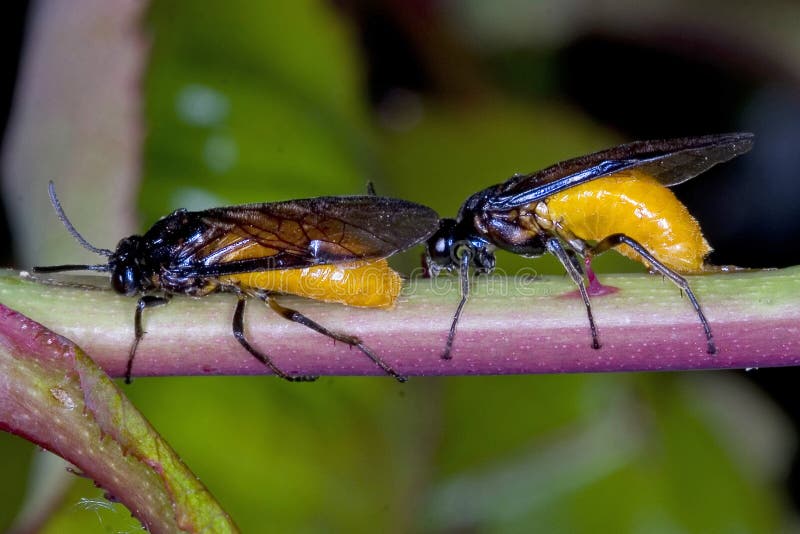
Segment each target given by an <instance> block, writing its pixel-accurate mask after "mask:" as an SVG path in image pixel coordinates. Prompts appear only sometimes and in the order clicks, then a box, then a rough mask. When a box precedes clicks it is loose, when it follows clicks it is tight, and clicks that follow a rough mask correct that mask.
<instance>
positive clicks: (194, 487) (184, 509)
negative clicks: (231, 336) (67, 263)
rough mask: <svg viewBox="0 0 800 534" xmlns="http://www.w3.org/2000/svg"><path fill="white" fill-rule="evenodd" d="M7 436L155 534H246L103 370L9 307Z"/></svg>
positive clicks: (3, 350) (0, 371) (1, 344)
mask: <svg viewBox="0 0 800 534" xmlns="http://www.w3.org/2000/svg"><path fill="white" fill-rule="evenodd" d="M25 285H29V284H25ZM0 429H2V430H7V431H9V432H12V433H14V434H18V435H20V436H23V437H25V438H26V439H28V440H30V441H32V442H34V443H36V444H38V445H40V446H41V447H44V448H45V449H48V450H50V451H51V452H54V453H56V454H58V455H59V456H61V457H63V458H64V459H66V460H67V461H69V462H71V463H72V464H73V465H75V466H76V467H77V468H78V470H80V471H81V473H82V474H84V475H86V476H88V477H90V478H91V479H92V480H94V481H95V483H96V484H97V485H98V486H100V487H101V488H103V489H104V490H106V492H107V494H108V495H109V498H113V499H116V500H119V501H120V502H122V503H123V504H125V506H127V507H128V509H129V510H130V511H131V513H132V514H133V515H134V516H135V517H136V518H137V519H139V521H141V523H142V525H143V526H144V527H145V528H146V529H147V530H148V531H149V532H179V531H180V532H237V529H236V526H235V525H234V524H233V522H232V521H231V519H230V518H229V517H228V515H227V514H226V513H225V512H224V511H223V510H222V509H221V508H220V506H219V504H217V502H216V501H215V500H214V498H213V497H212V496H211V495H210V494H209V493H208V491H207V490H206V488H205V487H204V486H203V484H202V483H201V482H200V481H199V480H197V478H196V477H195V476H194V475H193V474H192V473H191V472H190V471H189V470H188V469H187V468H186V466H185V465H184V464H183V462H181V460H180V458H178V456H177V455H176V454H175V452H174V451H173V450H172V449H171V448H170V447H169V445H167V443H166V442H164V441H163V440H162V439H161V437H160V436H159V435H158V434H157V433H156V432H155V430H153V428H152V427H151V426H150V424H149V423H148V422H147V421H146V420H145V419H144V418H143V417H142V415H141V414H140V413H139V412H138V411H137V410H136V408H134V407H133V405H131V404H130V402H129V401H128V400H127V399H126V398H125V396H124V395H123V394H122V393H121V392H120V390H119V389H118V388H117V387H116V386H115V385H114V383H113V382H112V381H111V380H110V379H109V378H108V376H107V375H106V374H105V373H104V372H103V371H102V369H100V368H99V367H98V366H97V365H96V364H95V363H94V362H93V361H92V360H91V359H90V358H89V357H88V356H86V354H84V353H83V352H82V351H81V350H80V349H79V348H78V347H76V346H75V345H73V344H72V343H71V342H69V341H67V340H66V339H64V338H61V337H59V336H57V335H55V334H54V333H52V332H50V331H48V330H47V329H45V328H44V327H43V326H42V325H40V324H37V323H35V322H34V321H32V320H30V319H28V318H27V317H25V316H23V315H21V314H19V313H18V312H15V311H13V310H11V309H9V308H7V307H5V306H1V305H0Z"/></svg>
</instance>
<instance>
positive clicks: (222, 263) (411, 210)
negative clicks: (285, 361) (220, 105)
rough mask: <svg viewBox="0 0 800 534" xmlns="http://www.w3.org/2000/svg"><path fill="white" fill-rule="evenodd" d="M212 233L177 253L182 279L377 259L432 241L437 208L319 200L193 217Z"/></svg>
mask: <svg viewBox="0 0 800 534" xmlns="http://www.w3.org/2000/svg"><path fill="white" fill-rule="evenodd" d="M189 215H190V216H191V217H197V218H198V219H199V220H200V221H202V223H203V225H204V227H205V230H204V232H203V233H202V235H200V236H199V238H198V239H197V240H195V242H194V243H188V242H187V243H186V245H185V246H184V250H182V251H181V252H180V253H178V254H176V257H177V256H180V257H181V258H182V260H181V261H180V265H178V266H175V268H174V269H171V270H172V271H173V272H174V273H176V274H188V273H192V274H193V275H194V276H220V275H225V274H236V273H244V272H252V271H262V270H271V269H289V268H298V267H308V266H311V265H321V264H327V263H339V262H346V261H352V260H358V259H377V258H383V257H386V256H389V255H391V254H394V253H396V252H400V251H402V250H405V249H407V248H409V247H411V246H413V245H415V244H417V243H419V242H421V241H423V240H425V239H427V238H428V237H429V236H430V235H431V234H432V233H433V232H434V231H435V230H436V228H437V227H438V221H439V216H438V215H437V214H436V212H435V211H433V210H432V209H430V208H427V207H425V206H421V205H419V204H415V203H413V202H408V201H405V200H398V199H391V198H385V197H377V196H354V197H319V198H310V199H302V200H290V201H286V202H274V203H269V204H246V205H242V206H233V207H226V208H213V209H209V210H205V211H202V212H195V213H190V214H189Z"/></svg>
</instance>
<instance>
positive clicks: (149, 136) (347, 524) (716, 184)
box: [0, 0, 800, 533]
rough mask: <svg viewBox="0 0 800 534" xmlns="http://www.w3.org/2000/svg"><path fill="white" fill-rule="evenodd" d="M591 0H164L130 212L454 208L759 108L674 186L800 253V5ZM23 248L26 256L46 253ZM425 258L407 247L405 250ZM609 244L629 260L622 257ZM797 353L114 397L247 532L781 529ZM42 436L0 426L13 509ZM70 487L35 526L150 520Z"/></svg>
mask: <svg viewBox="0 0 800 534" xmlns="http://www.w3.org/2000/svg"><path fill="white" fill-rule="evenodd" d="M595 4H597V3H589V2H582V1H577V0H572V1H567V2H555V1H544V0H542V1H538V2H524V1H519V0H503V1H500V2H477V1H469V2H455V1H450V2H445V1H439V2H434V1H426V0H416V1H413V2H403V1H400V0H387V1H384V2H377V1H375V2H368V1H358V0H349V1H348V0H341V1H338V2H323V1H315V0H304V1H295V2H292V1H288V0H285V1H275V2H259V3H256V2H246V1H244V0H238V1H231V2H225V3H221V2H211V1H188V0H184V1H169V2H167V1H155V2H152V3H151V5H150V7H149V10H148V12H147V13H146V15H145V16H144V17H143V18H142V19H141V20H133V21H131V25H132V27H136V28H139V30H140V31H141V33H142V37H141V44H140V46H141V52H142V53H147V54H148V56H147V67H146V72H145V73H144V79H143V81H142V83H141V84H137V83H135V82H134V81H131V90H130V92H129V93H126V94H122V95H120V98H121V99H138V98H140V97H141V98H143V109H142V113H143V114H144V124H145V126H144V128H145V132H146V133H145V135H146V137H145V144H144V148H143V151H142V154H141V162H140V165H141V190H140V192H139V193H138V214H139V217H138V221H139V225H138V226H139V229H140V230H142V229H145V228H147V227H148V226H149V225H150V224H152V223H153V222H154V221H155V220H156V219H158V218H159V217H160V216H162V215H164V214H167V213H169V212H170V211H171V210H173V209H176V208H179V207H185V208H190V209H199V208H204V207H209V206H213V205H225V204H234V203H243V202H256V201H271V200H281V199H287V198H299V197H307V196H318V195H331V194H358V193H363V192H364V191H365V188H366V182H367V181H368V180H372V181H374V182H375V185H376V188H377V190H378V193H379V194H383V195H387V196H397V197H401V198H407V199H410V200H414V201H418V202H421V203H423V204H427V205H430V206H431V207H433V208H435V209H437V210H438V211H439V212H440V213H441V214H442V215H443V216H453V215H455V213H456V211H457V209H458V207H459V205H460V203H461V202H462V201H463V200H464V199H466V197H468V196H469V195H470V194H471V193H473V192H475V191H477V190H479V189H482V188H484V187H486V186H488V185H490V184H492V183H497V182H500V181H503V180H505V179H506V178H508V177H509V176H510V175H512V174H513V173H515V172H529V171H532V170H535V169H538V168H541V167H544V166H547V165H549V164H551V163H554V162H556V161H558V160H561V159H565V158H568V157H572V156H576V155H580V154H584V153H587V152H591V151H593V150H597V149H601V148H604V147H606V146H610V145H613V144H616V143H619V142H622V141H626V140H631V139H633V138H646V137H666V136H673V135H676V136H678V135H694V134H702V133H712V132H721V131H734V130H753V131H755V132H756V134H757V136H758V137H757V143H758V147H757V149H756V151H754V152H753V154H752V155H748V156H745V157H744V158H740V159H742V160H743V161H737V162H734V163H731V164H729V165H726V166H725V167H724V168H720V169H715V171H714V172H712V173H709V176H708V178H706V177H703V178H701V179H698V180H696V181H695V182H697V184H695V183H690V184H686V187H682V188H681V189H680V190H679V191H678V194H679V195H680V196H681V198H683V199H685V200H686V202H687V203H688V204H689V205H690V207H691V208H692V210H693V212H695V213H697V215H698V218H699V219H700V221H701V223H702V224H703V225H704V226H705V227H706V228H707V231H708V235H707V237H708V239H709V241H710V242H711V243H712V245H714V246H716V248H717V256H715V259H716V261H718V262H719V263H737V264H741V265H746V266H768V265H769V266H780V265H789V264H793V263H797V253H798V251H797V249H796V247H794V248H790V247H787V245H788V244H789V243H790V242H793V241H796V240H792V241H790V237H789V236H790V235H791V236H795V235H797V233H796V230H797V217H796V216H795V217H790V216H788V215H787V214H788V213H790V211H787V210H790V209H791V210H796V200H797V198H798V197H800V193H798V195H794V193H796V192H798V189H797V187H798V184H800V181H797V180H792V175H793V174H792V173H793V172H794V169H796V168H797V167H796V166H795V165H794V163H800V162H798V161H797V159H798V152H800V151H797V150H796V149H794V144H795V143H796V142H795V141H794V139H797V137H792V133H795V134H797V133H800V132H798V128H800V126H798V125H799V124H800V120H797V121H796V122H795V120H794V119H795V118H796V117H798V118H800V100H799V99H798V97H797V83H796V80H798V79H800V77H799V76H798V75H800V34H798V33H797V32H796V25H795V26H791V25H790V24H789V23H788V21H787V19H789V20H794V21H796V20H800V7H798V6H796V5H794V4H792V3H783V2H778V1H769V2H764V3H758V4H756V3H748V2H733V3H728V2H703V3H690V2H688V1H687V2H680V1H674V2H668V1H657V0H653V1H649V2H642V3H638V2H619V3H615V4H609V5H605V4H602V5H600V4H597V5H595ZM32 5H33V6H36V9H31V10H30V13H29V15H30V16H31V17H34V16H45V15H46V13H45V12H46V11H47V9H48V4H47V3H45V2H41V3H39V2H34V3H33V4H32ZM76 6H80V3H76ZM84 7H85V6H84ZM76 9H79V7H76ZM84 15H85V16H87V17H88V16H91V13H88V12H87V13H85V14H84ZM29 20H30V19H29ZM102 22H103V21H102V20H100V21H98V27H101V26H102ZM744 22H747V23H746V24H745V23H744ZM100 33H102V32H100ZM28 35H29V37H30V35H31V34H28ZM76 38H77V39H85V40H86V41H87V46H97V45H96V44H93V43H94V41H93V39H100V40H101V41H100V42H101V43H102V39H113V38H114V35H113V32H112V34H111V35H110V36H109V35H104V36H102V35H101V36H100V37H98V35H96V34H94V33H88V34H86V35H79V36H77V37H76ZM23 59H24V58H23ZM21 68H22V69H24V68H25V63H24V61H23V63H22V65H21ZM97 68H98V69H101V68H104V66H102V65H98V66H97ZM139 87H140V88H141V92H140V91H138V90H137V89H138V88H139ZM21 98H24V95H20V94H17V99H18V100H19V99H21ZM96 111H97V112H98V113H102V112H104V110H103V109H102V107H100V106H98V109H97V110H96ZM136 119H137V117H133V118H132V119H131V120H134V121H135V120H136ZM43 127H46V126H43ZM792 128H794V129H792ZM61 135H62V138H61V141H62V142H66V139H67V137H68V136H69V133H68V131H67V132H65V133H63V134H61ZM789 140H791V142H790V141H789ZM54 142H56V143H58V137H56V140H55V141H54ZM50 154H51V153H47V152H45V153H44V155H43V157H45V158H47V157H49V155H50ZM6 157H8V153H7V154H6ZM748 158H750V159H748ZM112 163H113V161H112ZM64 180H65V182H66V183H67V184H68V183H69V182H68V177H65V178H64ZM754 184H757V185H754ZM67 187H68V185H67ZM86 187H88V186H86ZM92 187H93V188H94V189H93V191H94V192H95V194H97V195H99V198H103V196H108V197H111V196H114V195H115V191H116V190H117V188H120V187H122V189H125V190H127V189H126V188H125V186H124V185H123V186H120V183H119V182H112V181H111V180H110V179H108V180H106V179H104V178H103V177H102V175H98V177H97V178H96V180H95V182H94V184H93V185H92ZM136 187H137V184H136V183H130V184H128V189H131V190H135V188H136ZM43 191H44V189H43V188H42V189H40V190H37V191H36V192H35V193H34V192H33V191H32V192H31V193H30V194H31V195H33V194H36V195H42V196H43ZM67 194H69V193H67ZM73 194H74V193H73ZM63 196H66V195H62V197H63ZM78 196H79V195H78ZM759 198H763V199H765V202H766V204H765V207H758V205H757V201H758V200H759ZM786 199H788V200H787V202H786V203H785V204H786V205H784V203H782V201H783V200H786ZM9 202H11V201H10V200H9V199H8V198H6V205H7V206H8V205H9ZM71 202H80V199H78V198H77V196H76V197H74V200H73V201H71ZM790 203H791V205H790ZM64 204H65V205H69V202H67V201H64ZM42 205H43V206H44V207H43V208H42V209H47V206H46V204H44V203H42ZM73 205H74V204H73ZM787 206H788V207H787ZM79 211H80V210H79ZM42 213H44V212H42ZM792 213H793V212H792ZM100 214H103V215H100ZM81 216H83V217H85V220H81V221H80V224H79V223H78V222H77V221H76V226H78V227H79V229H80V230H81V232H82V233H83V234H84V235H85V236H87V238H89V239H90V240H91V241H94V242H95V244H96V245H98V246H103V247H110V246H112V245H113V243H114V241H113V240H114V239H116V238H119V237H122V236H121V235H118V236H116V237H113V236H111V237H109V239H110V240H109V241H108V242H104V241H99V240H98V239H102V238H98V237H97V236H102V235H103V231H104V229H107V228H108V225H109V222H108V220H106V219H105V217H107V216H109V217H113V216H114V214H113V213H112V214H110V215H109V214H107V213H104V212H103V207H102V206H100V207H88V206H87V207H86V208H85V210H83V212H82V213H79V214H78V215H77V216H76V217H75V218H76V219H78V218H79V217H81ZM40 218H41V220H42V221H43V222H42V223H40V224H42V225H43V227H46V228H44V229H43V230H42V232H47V233H48V234H57V236H58V237H57V239H58V240H60V241H62V242H63V244H62V246H63V247H65V248H63V249H61V251H60V252H59V254H60V256H58V259H57V260H55V261H58V262H68V261H70V262H71V261H77V260H78V259H79V258H80V254H81V251H79V250H78V246H77V245H76V244H74V243H72V242H68V241H67V240H66V239H65V238H64V235H63V234H64V232H63V229H62V228H61V227H60V226H59V225H58V224H57V222H56V221H55V218H53V217H52V216H49V215H48V216H47V218H45V216H44V215H43V214H42V215H41V217H40ZM93 225H94V226H93ZM792 225H794V226H792ZM12 227H13V224H12ZM11 237H12V239H14V235H12V236H11ZM15 244H16V249H17V258H19V257H20V256H21V255H22V256H24V255H25V254H28V256H26V257H29V258H42V257H45V256H46V255H47V253H48V252H47V251H45V250H36V248H35V247H36V246H37V245H36V244H35V243H29V242H25V243H21V242H20V238H19V236H17V239H16V241H15ZM23 247H29V249H30V247H34V249H33V250H32V251H29V252H20V249H21V248H23ZM50 253H51V254H52V251H50ZM418 253H419V251H414V252H413V253H411V254H407V255H406V256H405V257H403V258H398V259H397V263H396V265H397V266H398V268H400V269H402V270H404V271H405V272H410V271H411V270H413V269H414V268H415V267H417V266H419V255H418ZM50 259H54V258H52V257H51V258H50ZM9 261H14V260H9ZM16 261H17V265H18V266H20V267H25V265H19V262H20V261H22V260H19V259H17V260H16ZM499 266H500V267H501V268H502V269H503V270H505V271H507V272H514V270H515V269H516V268H518V267H522V266H528V267H530V266H533V268H535V269H536V270H538V271H539V272H544V273H557V272H560V270H559V269H558V267H557V265H556V263H555V261H554V260H552V259H550V258H542V259H541V260H536V261H535V262H532V261H530V260H523V259H521V258H516V257H512V256H508V255H503V256H501V257H500V259H499ZM597 266H598V270H599V271H601V272H602V271H603V270H613V271H620V270H634V271H638V270H640V268H639V267H638V266H637V265H635V264H632V263H630V262H627V261H625V260H623V259H622V258H621V257H619V256H617V255H616V254H608V255H606V256H604V257H603V258H602V259H601V260H599V261H598V264H597ZM676 298H677V292H676ZM479 305H480V303H479V302H478V301H473V302H471V303H470V306H479ZM132 306H133V302H132ZM132 309H133V307H132ZM465 313H469V308H468V309H467V311H466V312H465ZM532 320H535V318H532ZM598 322H599V325H600V327H601V328H602V318H601V317H600V318H598ZM442 334H443V337H444V335H445V333H444V332H443V333H442ZM312 342H313V343H319V345H320V350H324V347H325V343H324V342H322V341H320V340H319V339H317V338H315V337H314V336H313V335H310V336H309V343H312ZM243 357H247V356H246V355H245V354H243ZM778 373H782V374H778ZM787 373H788V374H787ZM787 376H789V377H791V376H793V375H792V374H791V372H790V371H776V372H773V373H768V372H765V371H759V372H758V374H757V375H756V380H755V382H760V383H761V384H762V385H765V386H766V388H767V389H766V390H767V391H768V394H767V395H765V394H764V393H763V391H764V389H763V388H759V387H757V386H756V385H754V381H753V380H749V379H748V378H747V377H745V376H743V375H742V374H737V373H684V374H672V373H661V374H627V375H576V376H522V377H479V378H477V377H476V378H415V379H412V380H411V381H410V382H409V383H408V384H405V385H399V384H397V383H395V382H394V381H392V380H390V379H381V378H338V377H337V378H323V379H321V380H319V381H318V382H317V383H315V384H311V385H309V384H305V385H304V384H287V383H284V382H281V381H278V380H275V379H271V378H267V377H215V378H209V377H204V378H193V377H190V378H158V379H138V380H136V381H135V382H134V384H133V385H132V386H131V387H126V388H125V393H126V394H127V395H129V396H130V397H131V399H132V400H133V402H134V403H135V404H136V405H137V406H138V407H139V408H140V409H141V410H142V412H143V413H144V414H145V416H146V417H147V418H148V419H149V420H150V421H151V422H152V423H153V425H154V426H155V427H156V429H157V430H158V431H159V432H161V433H162V435H163V436H164V437H165V438H166V439H167V441H168V442H169V443H171V444H172V446H173V447H174V448H175V449H176V450H177V451H178V453H179V454H180V455H181V456H182V457H183V459H184V460H185V461H186V463H187V464H188V465H189V467H190V468H191V469H192V470H193V471H194V472H195V473H196V474H197V475H198V476H199V477H200V478H201V479H202V481H203V482H204V483H205V484H206V485H207V486H208V488H209V489H210V490H211V492H212V493H213V494H214V495H215V496H216V497H217V498H218V499H219V500H220V501H221V503H222V505H223V507H225V508H226V509H227V511H228V512H229V513H230V514H231V515H232V516H233V517H234V519H235V520H236V521H237V523H238V524H239V525H240V527H241V528H242V530H243V531H244V532H248V533H249V532H378V531H379V532H554V533H558V532H564V533H567V532H569V533H581V532H586V533H590V532H591V533H594V532H605V531H609V532H631V533H645V532H646V533H678V532H698V533H699V532H703V533H716V532H725V533H747V532H779V531H787V532H788V531H793V530H795V529H796V527H797V521H796V507H795V504H794V503H795V500H796V499H797V495H796V493H795V490H796V488H795V487H794V482H793V480H794V479H793V478H792V473H793V469H792V464H793V462H794V454H795V446H796V431H795V423H794V420H795V418H796V416H797V412H796V411H795V410H793V406H792V402H793V401H792V400H791V399H792V397H793V396H792V395H791V390H785V389H781V387H780V386H781V382H782V380H781V379H782V378H784V377H787ZM787 391H788V393H787ZM770 397H772V398H774V399H777V400H778V401H779V402H781V403H782V407H781V406H779V405H777V404H775V403H773V401H772V400H770ZM787 399H788V400H787ZM39 455H40V453H38V452H35V451H34V450H33V449H32V447H30V446H29V445H27V444H26V443H24V442H23V441H22V440H20V439H18V438H15V437H12V436H9V435H6V434H2V435H0V472H2V473H3V477H2V480H3V483H2V484H0V492H2V497H3V498H2V499H0V529H5V528H8V526H9V525H10V524H11V522H12V521H13V518H14V517H15V516H16V514H17V513H18V512H19V510H20V507H21V506H22V503H23V501H24V500H25V495H26V491H30V490H31V489H32V488H38V489H40V490H41V489H42V488H43V487H46V486H47V484H48V483H47V482H41V483H38V484H37V483H35V482H33V481H34V480H37V479H35V478H33V477H32V475H31V467H30V466H31V459H32V458H34V457H37V456H39ZM35 463H36V465H40V464H41V460H37V461H36V462H35ZM60 469H61V468H56V470H55V471H58V472H60ZM44 471H47V469H44ZM51 475H52V473H51ZM52 476H53V477H55V478H58V474H55V475H52ZM66 485H67V489H66V493H65V494H64V496H63V497H61V498H59V499H56V503H57V505H56V507H55V510H54V511H53V513H52V516H50V517H49V519H47V520H46V521H45V525H44V527H42V531H43V532H52V533H56V532H58V533H62V532H131V531H135V530H136V529H137V528H138V527H137V523H136V522H135V521H134V520H132V519H131V518H130V516H129V514H128V512H127V511H126V510H125V509H124V508H123V507H121V506H120V505H106V503H105V502H104V501H102V499H101V495H102V494H101V491H100V490H97V489H95V488H93V487H92V485H91V483H90V482H88V481H85V480H81V479H78V478H77V477H72V475H69V478H68V480H67V482H66ZM36 501H37V497H34V498H32V499H29V504H30V503H31V502H33V504H34V505H35V504H36ZM40 513H43V512H40Z"/></svg>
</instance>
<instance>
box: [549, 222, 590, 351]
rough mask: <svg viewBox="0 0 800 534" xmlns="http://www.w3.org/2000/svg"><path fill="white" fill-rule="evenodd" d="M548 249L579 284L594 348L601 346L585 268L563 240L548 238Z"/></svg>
mask: <svg viewBox="0 0 800 534" xmlns="http://www.w3.org/2000/svg"><path fill="white" fill-rule="evenodd" d="M547 250H548V251H549V252H550V253H552V254H553V256H555V257H556V258H558V261H560V262H561V265H563V266H564V269H566V270H567V273H568V274H569V276H570V278H572V281H573V282H575V284H576V285H577V286H578V290H579V291H580V293H581V298H582V299H583V304H584V306H586V315H587V316H588V317H589V330H590V331H591V333H592V348H594V349H599V348H600V339H599V337H598V335H597V325H595V323H594V315H592V303H591V301H589V293H588V292H587V291H586V284H585V283H584V281H583V270H582V268H581V267H580V263H579V262H576V261H574V259H575V256H574V254H570V252H568V251H567V249H565V248H564V245H562V244H561V242H560V241H559V240H558V239H556V238H554V237H552V238H550V239H548V240H547Z"/></svg>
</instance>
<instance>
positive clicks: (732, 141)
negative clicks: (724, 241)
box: [486, 133, 753, 210]
mask: <svg viewBox="0 0 800 534" xmlns="http://www.w3.org/2000/svg"><path fill="white" fill-rule="evenodd" d="M752 147H753V134H751V133H731V134H720V135H706V136H702V137H684V138H678V139H665V140H657V141H635V142H633V143H628V144H625V145H619V146H616V147H613V148H609V149H607V150H602V151H600V152H595V153H594V154H589V155H587V156H581V157H579V158H574V159H570V160H567V161H562V162H561V163H557V164H555V165H553V166H552V167H548V168H546V169H543V170H541V171H538V172H536V173H533V174H526V175H518V176H514V177H513V178H511V179H510V180H508V181H507V182H505V183H503V184H500V185H499V186H497V187H496V189H495V190H494V194H492V195H491V198H488V199H487V200H486V209H488V210H506V209H512V208H516V207H519V206H523V205H526V204H530V203H532V202H536V201H539V200H542V199H544V198H546V197H548V196H550V195H552V194H554V193H558V192H559V191H563V190H564V189H568V188H570V187H574V186H576V185H578V184H582V183H584V182H588V181H589V180H594V179H595V178H600V177H602V176H608V175H610V174H614V173H617V172H621V171H625V170H628V169H633V168H637V169H640V170H642V171H644V172H645V173H647V174H649V175H651V176H653V177H655V178H656V179H657V180H658V181H659V182H661V183H662V184H663V185H665V186H673V185H676V184H679V183H681V182H685V181H686V180H689V179H690V178H694V177H695V176H697V175H698V174H700V173H702V172H705V171H707V170H708V169H710V168H711V167H713V166H714V165H716V164H717V163H722V162H725V161H728V160H729V159H731V158H734V157H736V156H738V155H740V154H744V153H745V152H747V151H749V150H750V149H751V148H752Z"/></svg>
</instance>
